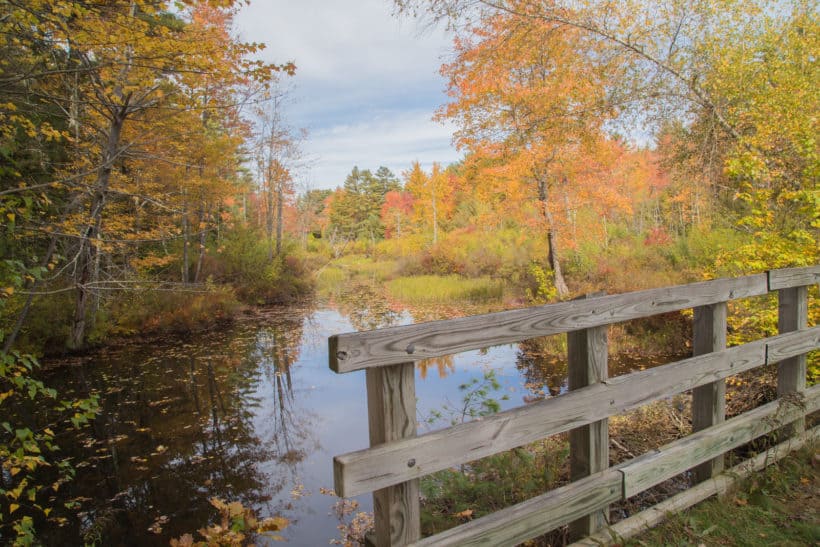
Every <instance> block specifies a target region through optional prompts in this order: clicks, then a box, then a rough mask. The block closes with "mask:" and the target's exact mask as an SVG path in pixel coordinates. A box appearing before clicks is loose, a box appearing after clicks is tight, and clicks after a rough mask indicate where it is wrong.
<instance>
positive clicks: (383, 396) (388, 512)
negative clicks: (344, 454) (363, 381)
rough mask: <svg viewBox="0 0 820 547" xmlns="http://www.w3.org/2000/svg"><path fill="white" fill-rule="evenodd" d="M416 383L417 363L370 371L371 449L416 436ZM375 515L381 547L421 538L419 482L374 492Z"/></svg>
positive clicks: (368, 403)
mask: <svg viewBox="0 0 820 547" xmlns="http://www.w3.org/2000/svg"><path fill="white" fill-rule="evenodd" d="M415 380H416V377H415V367H414V365H413V363H402V364H399V365H393V366H390V367H383V368H377V369H370V370H368V371H367V416H368V423H369V426H370V445H371V446H375V445H380V444H383V443H387V442H390V441H396V440H399V439H407V438H411V437H415V436H416V429H417V424H416V388H415ZM373 516H374V519H375V527H376V530H375V539H376V545H379V547H383V546H386V547H389V546H394V545H407V544H408V543H410V542H412V541H415V540H417V539H418V538H420V537H421V527H420V520H419V519H420V510H419V481H418V479H412V480H409V481H406V482H403V483H401V484H396V485H393V486H388V487H386V488H382V489H379V490H376V491H375V492H373Z"/></svg>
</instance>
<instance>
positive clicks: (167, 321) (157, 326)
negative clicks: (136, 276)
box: [109, 287, 240, 335]
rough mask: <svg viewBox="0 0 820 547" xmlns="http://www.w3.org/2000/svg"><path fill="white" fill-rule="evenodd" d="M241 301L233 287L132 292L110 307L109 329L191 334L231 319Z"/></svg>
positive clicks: (125, 332) (126, 332)
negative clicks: (112, 322)
mask: <svg viewBox="0 0 820 547" xmlns="http://www.w3.org/2000/svg"><path fill="white" fill-rule="evenodd" d="M239 307H240V304H239V302H238V301H237V299H236V295H235V293H234V291H233V289H231V288H230V287H211V288H206V289H202V290H195V291H194V290H192V291H185V290H179V291H141V292H136V293H133V294H129V295H128V296H127V297H126V298H123V299H122V300H120V301H119V302H117V303H116V304H115V305H114V306H113V307H112V310H111V319H112V320H113V321H114V324H113V325H111V327H110V330H109V332H110V333H111V334H115V335H133V334H136V333H188V332H196V331H202V330H206V329H208V328H210V327H213V326H214V325H217V324H219V323H222V322H225V321H230V320H231V319H232V318H233V316H234V315H235V313H236V312H237V310H238V309H239Z"/></svg>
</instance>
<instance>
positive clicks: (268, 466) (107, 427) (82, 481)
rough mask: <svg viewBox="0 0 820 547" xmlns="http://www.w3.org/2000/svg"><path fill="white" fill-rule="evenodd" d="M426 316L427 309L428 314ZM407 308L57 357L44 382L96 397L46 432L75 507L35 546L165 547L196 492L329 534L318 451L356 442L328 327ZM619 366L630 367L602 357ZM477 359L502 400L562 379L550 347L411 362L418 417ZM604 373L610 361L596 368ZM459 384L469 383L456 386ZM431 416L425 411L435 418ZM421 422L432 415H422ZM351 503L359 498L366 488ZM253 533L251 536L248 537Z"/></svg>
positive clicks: (350, 382) (200, 519) (350, 383)
mask: <svg viewBox="0 0 820 547" xmlns="http://www.w3.org/2000/svg"><path fill="white" fill-rule="evenodd" d="M428 318H429V317H428ZM413 321H414V317H413V316H412V315H411V313H410V312H408V311H394V310H391V309H388V308H384V307H383V308H378V309H374V308H373V307H362V306H358V307H354V308H353V309H352V310H351V309H350V308H347V309H346V311H345V312H342V311H340V310H339V309H337V308H335V307H332V306H329V305H318V306H314V305H305V306H292V307H288V308H281V309H269V310H264V312H262V313H259V314H256V315H254V316H253V317H252V318H246V319H244V320H241V321H239V322H237V323H236V324H235V325H233V326H231V327H229V328H224V329H221V330H219V331H217V332H210V333H206V334H200V335H195V336H193V335H192V336H189V337H187V338H184V339H179V340H175V341H173V342H166V343H158V342H154V343H150V344H145V343H142V344H138V343H134V344H127V345H121V346H117V347H111V348H108V349H105V350H102V351H100V352H97V353H95V354H93V355H90V356H87V357H85V358H82V359H77V360H74V361H70V362H68V363H61V366H59V367H56V368H54V369H53V372H52V373H51V374H52V378H51V379H50V380H49V383H51V384H53V385H59V386H66V387H64V388H63V392H62V393H63V394H65V395H66V396H76V397H80V396H85V395H86V394H87V393H89V392H91V391H95V392H97V393H99V394H100V396H101V412H100V415H99V417H98V418H97V419H96V420H94V422H93V424H92V425H91V426H90V427H87V428H85V429H84V430H83V431H82V432H81V433H79V434H70V435H66V436H63V437H61V438H59V439H58V444H59V445H60V446H61V448H62V449H63V452H64V453H66V454H69V455H71V456H72V457H73V458H74V462H75V465H76V467H77V477H76V478H75V480H74V481H72V482H70V483H68V484H67V485H65V486H64V487H63V488H62V489H61V490H60V496H61V498H62V499H61V501H63V502H67V501H74V502H78V503H80V506H81V512H80V518H79V519H71V520H69V522H68V523H67V524H66V525H65V526H63V527H62V528H53V529H43V530H40V533H41V534H42V539H43V540H44V541H45V542H46V543H47V544H61V545H70V544H82V541H81V540H80V539H78V538H85V540H86V541H89V542H90V541H93V540H97V541H98V544H104V545H167V544H168V542H169V540H170V539H171V538H176V537H180V536H181V535H182V534H184V533H191V534H193V536H194V538H195V539H201V538H200V537H199V536H198V534H197V530H198V529H199V528H202V527H204V526H205V525H206V524H208V523H209V521H213V519H214V517H215V514H216V512H215V510H214V508H213V507H212V506H211V504H210V502H209V500H210V499H211V498H214V497H217V498H220V499H222V500H224V501H229V502H230V501H241V502H242V503H243V504H244V505H246V506H248V507H252V508H254V509H255V510H257V512H258V513H259V515H260V516H262V517H267V516H282V517H285V518H287V519H288V520H289V525H288V526H287V528H286V529H285V530H284V531H283V532H281V535H282V536H283V537H284V538H285V539H286V540H287V541H288V544H290V545H327V544H328V542H329V541H330V540H332V539H334V538H339V531H338V530H337V526H338V525H339V523H340V522H339V519H338V518H337V516H336V515H334V511H333V505H334V503H335V502H336V501H337V500H336V498H334V497H332V496H331V495H328V494H327V493H326V492H324V489H332V488H333V478H332V477H333V473H332V459H333V456H334V455H337V454H342V453H345V452H349V451H352V450H357V449H361V448H365V447H366V446H367V445H368V432H367V408H366V396H365V378H364V376H365V375H364V372H363V371H358V372H354V373H349V374H341V375H339V374H335V373H333V372H332V371H331V370H330V369H329V368H328V357H327V338H328V336H330V335H332V334H337V333H342V332H349V331H353V330H361V329H365V328H374V327H377V326H387V325H396V324H406V323H410V322H413ZM617 363H618V364H617V367H618V368H619V369H621V370H622V371H623V372H628V371H629V370H630V369H633V368H638V366H637V365H636V364H635V363H634V362H631V361H629V360H620V361H617ZM487 371H493V372H492V373H491V374H493V375H494V376H495V378H496V380H497V381H498V383H499V388H498V389H497V390H493V391H492V393H491V397H492V398H494V399H496V400H497V401H498V402H499V403H500V405H501V407H502V408H509V407H514V406H521V405H523V404H526V403H528V402H531V401H532V400H535V399H538V398H541V397H544V396H549V395H550V394H553V395H555V394H558V393H560V392H562V391H564V390H565V389H566V377H565V376H566V374H565V371H566V365H565V363H564V361H563V359H560V358H555V357H552V358H550V357H543V356H539V354H537V353H535V352H533V351H530V349H528V347H526V346H521V345H508V346H499V347H494V348H488V349H485V350H481V351H473V352H468V353H464V354H460V355H458V356H456V357H455V358H448V359H439V360H436V361H434V362H426V363H420V364H419V366H417V370H416V381H417V396H418V399H419V401H418V408H419V420H420V423H421V426H420V429H421V430H422V431H423V430H425V429H429V428H436V427H443V426H445V425H448V424H449V422H450V421H451V420H461V419H463V418H464V416H463V401H462V397H463V394H464V391H463V390H460V388H459V386H463V385H465V384H469V383H470V382H471V381H472V380H473V379H475V381H476V382H478V384H477V385H480V384H481V383H482V382H484V381H485V374H486V373H487ZM614 373H616V372H615V371H613V372H611V374H614ZM468 389H469V388H468ZM436 411H438V414H439V415H440V417H439V418H432V416H435V415H436ZM430 422H432V423H430ZM357 501H358V503H359V508H358V510H360V511H369V510H371V499H370V496H369V495H366V496H361V497H359V498H357ZM258 543H262V544H264V540H260V541H258Z"/></svg>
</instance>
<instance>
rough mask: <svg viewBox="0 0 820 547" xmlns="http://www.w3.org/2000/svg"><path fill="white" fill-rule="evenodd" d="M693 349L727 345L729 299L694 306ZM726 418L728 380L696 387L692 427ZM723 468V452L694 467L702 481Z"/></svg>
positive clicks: (706, 350)
mask: <svg viewBox="0 0 820 547" xmlns="http://www.w3.org/2000/svg"><path fill="white" fill-rule="evenodd" d="M694 312H695V313H694V321H693V334H692V353H693V354H694V355H703V354H706V353H712V352H713V351H721V350H723V349H724V348H726V302H718V303H717V304H710V305H708V306H700V307H698V308H695V310H694ZM725 418H726V380H717V381H715V382H711V383H709V384H706V385H703V386H700V387H697V388H695V389H693V390H692V430H693V431H700V430H701V429H706V428H707V427H711V426H713V425H715V424H718V423H720V422H722V421H723V420H724V419H725ZM721 471H723V455H722V454H721V455H720V456H719V457H717V458H715V459H714V460H712V461H709V462H706V463H704V464H702V465H699V466H698V467H696V468H695V469H693V470H692V474H693V479H694V481H695V482H696V483H697V482H702V481H704V480H706V479H709V478H711V477H714V476H715V475H718V474H719V473H720V472H721Z"/></svg>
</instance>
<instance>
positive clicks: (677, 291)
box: [328, 274, 768, 373]
mask: <svg viewBox="0 0 820 547" xmlns="http://www.w3.org/2000/svg"><path fill="white" fill-rule="evenodd" d="M767 291H768V277H767V275H766V274H758V275H751V276H746V277H739V278H735V279H715V280H713V281H703V282H701V283H692V284H689V285H679V286H675V287H664V288H660V289H650V290H645V291H637V292H631V293H626V294H616V295H610V296H603V297H600V298H595V299H591V300H578V301H570V302H561V303H558V304H549V305H546V306H537V307H532V308H525V309H519V310H509V311H503V312H497V313H490V314H484V315H474V316H471V317H462V318H458V319H448V320H444V321H431V322H427V323H418V324H415V325H404V326H398V327H390V328H386V329H378V330H373V331H367V332H355V333H347V334H339V335H336V336H332V337H330V339H329V343H328V345H329V353H330V368H331V369H332V370H334V371H336V372H340V373H341V372H350V371H353V370H360V369H365V368H369V367H376V366H383V365H390V364H396V363H402V362H405V361H407V360H408V359H412V360H420V359H426V358H431V357H440V356H443V355H450V354H453V353H459V352H462V351H470V350H475V349H480V348H485V347H489V346H495V345H500V344H509V343H513V342H519V341H522V340H527V339H530V338H536V337H538V336H547V335H551V334H558V333H562V332H568V331H571V330H579V329H584V328H590V327H600V326H604V325H609V324H612V323H617V322H620V321H628V320H630V319H638V318H641V317H648V316H651V315H657V314H661V313H666V312H671V311H677V310H682V309H686V308H694V307H698V306H705V305H709V304H714V303H717V302H723V301H726V300H730V299H733V298H744V297H748V296H755V295H760V294H765V293H766V292H767Z"/></svg>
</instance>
